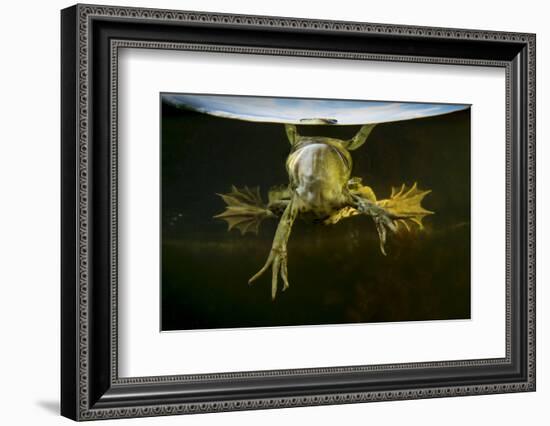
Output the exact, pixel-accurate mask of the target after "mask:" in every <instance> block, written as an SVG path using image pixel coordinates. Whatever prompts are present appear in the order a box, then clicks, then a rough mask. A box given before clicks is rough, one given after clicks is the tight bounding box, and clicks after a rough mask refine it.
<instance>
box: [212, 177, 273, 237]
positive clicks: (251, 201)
mask: <svg viewBox="0 0 550 426" xmlns="http://www.w3.org/2000/svg"><path fill="white" fill-rule="evenodd" d="M218 195H219V196H220V197H221V198H222V199H223V201H224V202H225V204H226V208H225V211H223V212H222V213H220V214H218V215H216V216H214V217H215V218H218V219H222V220H224V221H226V222H227V225H228V231H231V229H233V228H236V229H238V230H239V231H241V234H243V235H244V234H246V233H247V232H253V233H255V234H257V233H258V229H259V227H260V223H261V222H262V221H263V220H264V219H266V218H274V217H276V215H275V214H274V213H273V212H272V211H271V210H270V209H269V206H267V205H265V204H264V202H263V201H262V197H261V195H260V188H259V187H254V188H248V187H247V186H245V187H244V188H237V187H236V186H234V185H233V186H231V192H228V193H226V194H218Z"/></svg>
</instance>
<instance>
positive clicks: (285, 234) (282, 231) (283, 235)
mask: <svg viewBox="0 0 550 426" xmlns="http://www.w3.org/2000/svg"><path fill="white" fill-rule="evenodd" d="M296 215H297V210H296V208H295V207H294V203H293V201H292V200H290V202H289V203H288V205H287V206H286V208H285V211H284V213H283V216H282V217H281V220H280V222H279V225H278V226H277V231H275V237H274V238H273V244H272V246H271V251H270V252H269V256H268V258H267V261H266V262H265V264H264V266H263V267H262V269H260V270H259V271H258V272H257V273H256V274H255V275H254V276H253V277H252V278H250V280H248V283H249V284H252V283H253V282H254V281H256V280H257V279H258V278H259V277H260V276H261V275H262V274H263V273H264V272H266V271H267V270H268V269H269V267H271V299H273V300H274V299H275V296H277V286H278V281H279V275H280V276H281V278H282V279H283V291H284V290H286V289H287V288H288V286H289V285H288V268H287V259H288V258H287V250H286V247H287V242H288V238H289V236H290V231H291V229H292V224H293V223H294V220H295V219H296Z"/></svg>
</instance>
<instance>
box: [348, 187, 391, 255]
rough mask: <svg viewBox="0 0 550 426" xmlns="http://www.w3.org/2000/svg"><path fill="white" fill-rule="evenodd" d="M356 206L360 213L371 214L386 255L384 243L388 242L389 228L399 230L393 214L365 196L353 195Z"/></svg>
mask: <svg viewBox="0 0 550 426" xmlns="http://www.w3.org/2000/svg"><path fill="white" fill-rule="evenodd" d="M352 198H353V202H354V204H355V208H356V209H357V211H359V212H360V213H363V214H366V215H368V216H371V217H372V219H373V220H374V224H375V225H376V230H377V231H378V238H379V239H380V251H381V252H382V254H383V255H384V256H385V255H386V250H385V249H384V245H385V244H386V234H387V230H388V229H389V230H390V231H392V232H395V231H397V225H396V224H395V222H394V219H395V218H394V217H393V215H392V214H391V213H390V212H389V211H388V210H386V209H385V208H383V207H380V206H379V205H377V204H376V203H374V202H372V201H371V200H368V199H366V198H363V197H357V196H352Z"/></svg>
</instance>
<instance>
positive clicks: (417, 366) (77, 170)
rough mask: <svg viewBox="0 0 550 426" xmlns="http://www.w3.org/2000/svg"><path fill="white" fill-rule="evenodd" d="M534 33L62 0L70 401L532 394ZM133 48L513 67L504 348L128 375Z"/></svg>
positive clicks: (210, 407) (219, 405) (177, 410)
mask: <svg viewBox="0 0 550 426" xmlns="http://www.w3.org/2000/svg"><path fill="white" fill-rule="evenodd" d="M535 40H536V38H535V35H534V34H523V33H509V32H494V31H479V30H464V29H449V28H426V27H412V26H402V25H385V24H369V23H358V22H335V21H320V20H306V19H297V18H281V17H268V16H243V15H228V14H215V13H204V12H185V11H170V10H156V9H138V8H127V7H106V6H96V5H76V6H73V7H70V8H67V9H64V10H63V11H62V12H61V49H62V75H61V79H62V93H61V99H62V124H61V127H62V129H61V130H62V132H61V134H62V141H61V143H62V153H61V155H62V185H61V190H62V235H61V237H62V253H61V254H62V283H61V287H62V288H61V320H62V328H61V338H62V342H61V344H62V351H61V353H62V357H61V370H62V374H61V385H62V386H61V414H62V415H64V416H66V417H68V418H71V419H73V420H93V419H105V418H123V417H141V416H160V415H170V414H187V413H205V412H215V411H230V410H247V409H265V408H277V407H293V406H308V405H322V404H345V403H355V402H368V401H382V400H401V399H416V398H437V397H445V396H464V395H478V394H490V393H504V392H522V391H534V390H535ZM122 48H135V49H161V50H190V51H197V52H224V53H235V54H243V55H246V54H260V55H267V56H299V57H313V58H332V59H349V60H358V61H361V60H369V61H390V62H403V63H427V64H449V65H463V66H469V65H477V66H488V67H498V68H502V69H504V70H505V74H506V94H505V98H506V165H505V169H506V207H507V209H506V212H505V213H504V212H502V214H505V215H506V229H505V230H503V232H505V233H506V283H505V285H506V342H503V344H505V346H506V350H505V356H504V357H502V358H483V359H467V360H456V361H448V360H447V361H434V362H413V363H400V364H391V363H388V364H386V363H383V364H376V365H353V366H340V365H332V366H328V365H327V366H326V367H323V368H306V369H284V370H262V371H248V372H218V373H212V374H193V375H177V374H176V375H170V376H150V377H120V376H119V357H118V337H119V335H118V317H117V314H118V310H117V306H118V303H119V300H118V292H117V289H118V287H117V283H118V281H117V279H118V270H117V259H118V255H119V253H118V240H117V233H118V225H119V223H118V216H117V201H118V190H119V189H118V185H117V179H118V175H117V159H118V151H117V117H118V113H119V111H118V109H117V106H118V104H117V90H118V84H119V80H120V78H121V77H120V76H119V75H118V53H119V50H120V49H122ZM503 167H504V165H503ZM503 284H504V283H503Z"/></svg>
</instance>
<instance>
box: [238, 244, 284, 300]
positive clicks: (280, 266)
mask: <svg viewBox="0 0 550 426" xmlns="http://www.w3.org/2000/svg"><path fill="white" fill-rule="evenodd" d="M270 266H271V298H272V299H275V296H276V295H277V284H278V281H279V279H278V277H279V274H280V275H281V278H282V279H283V291H285V290H286V289H287V288H288V287H289V285H288V267H287V252H286V248H284V249H277V248H272V249H271V252H270V253H269V257H268V258H267V261H266V262H265V264H264V266H263V267H262V269H260V270H259V271H258V272H257V273H256V274H255V275H254V276H253V277H252V278H250V279H249V280H248V284H252V283H253V282H254V281H256V280H257V279H258V278H260V276H261V275H262V274H263V273H264V272H266V271H267V269H268V268H269V267H270Z"/></svg>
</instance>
